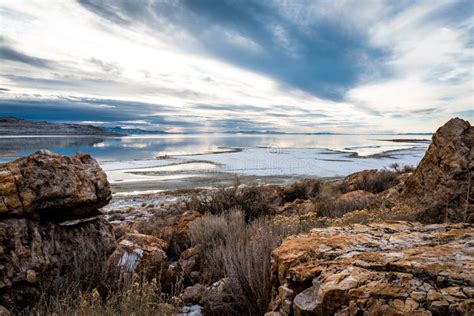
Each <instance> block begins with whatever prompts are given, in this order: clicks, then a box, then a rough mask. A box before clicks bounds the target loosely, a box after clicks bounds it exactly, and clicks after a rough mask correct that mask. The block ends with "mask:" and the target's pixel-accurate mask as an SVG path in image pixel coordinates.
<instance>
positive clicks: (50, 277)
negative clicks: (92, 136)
mask: <svg viewBox="0 0 474 316" xmlns="http://www.w3.org/2000/svg"><path fill="white" fill-rule="evenodd" d="M0 197H1V199H0V305H3V306H5V307H6V308H9V309H10V310H11V311H15V312H16V311H17V310H20V309H22V308H24V307H26V306H28V305H29V304H30V303H32V302H33V301H34V299H35V298H37V297H38V295H40V294H41V291H42V290H44V289H46V290H47V289H51V290H54V288H50V287H53V286H54V284H67V283H68V282H71V283H75V284H79V285H80V284H81V283H82V282H83V283H88V282H95V281H97V282H98V281H99V280H97V279H95V280H94V279H93V278H94V277H96V278H98V276H99V275H101V273H102V272H103V270H102V269H104V270H105V268H106V265H105V264H104V265H102V264H101V262H104V263H105V262H106V259H107V258H108V256H109V255H110V254H111V253H112V252H113V251H114V249H115V247H116V244H115V238H114V237H113V234H112V228H111V226H110V224H108V223H107V222H106V221H105V220H104V218H103V217H102V216H101V213H100V212H99V210H98V208H99V207H102V206H104V205H105V204H106V203H107V202H108V201H109V200H110V198H111V193H110V187H109V183H108V182H107V177H106V175H105V173H104V172H103V171H102V169H101V168H100V167H99V165H98V164H97V162H96V161H95V160H94V159H93V158H91V157H90V156H89V155H84V154H77V155H75V156H72V157H66V156H59V155H55V154H52V153H50V152H48V151H39V152H36V153H34V154H32V155H31V156H28V157H25V158H20V159H17V160H14V161H12V162H10V163H6V164H0ZM0 313H1V312H0Z"/></svg>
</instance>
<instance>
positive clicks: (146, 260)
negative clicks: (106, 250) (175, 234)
mask: <svg viewBox="0 0 474 316" xmlns="http://www.w3.org/2000/svg"><path fill="white" fill-rule="evenodd" d="M167 248H168V244H167V243H166V241H164V240H162V239H159V238H157V237H154V236H151V235H144V234H137V233H128V234H126V235H125V236H124V237H123V238H122V239H121V240H120V241H119V244H118V246H117V249H115V251H114V253H113V254H112V255H111V256H110V262H111V264H112V265H113V266H116V267H118V268H119V269H120V270H122V271H124V272H148V273H153V272H154V273H160V272H161V270H162V268H163V265H164V264H165V263H166V260H167V258H168V257H167V256H166V252H165V250H166V249H167Z"/></svg>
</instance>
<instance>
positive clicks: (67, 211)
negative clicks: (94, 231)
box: [0, 151, 111, 220]
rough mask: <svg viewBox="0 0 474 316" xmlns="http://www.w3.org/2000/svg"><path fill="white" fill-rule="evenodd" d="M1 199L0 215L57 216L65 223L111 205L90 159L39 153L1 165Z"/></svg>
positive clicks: (103, 177) (104, 179)
mask: <svg viewBox="0 0 474 316" xmlns="http://www.w3.org/2000/svg"><path fill="white" fill-rule="evenodd" d="M0 196H2V199H0V214H1V213H6V214H10V215H16V216H17V215H27V214H28V215H31V214H39V215H40V216H41V215H51V214H54V218H56V219H58V220H59V219H60V220H64V219H68V218H76V217H77V216H78V215H83V214H89V213H91V212H95V211H96V210H97V209H99V208H100V207H102V206H104V205H106V204H107V203H108V202H109V201H110V199H111V191H110V186H109V183H108V181H107V176H106V174H105V172H104V171H102V169H101V168H100V166H99V164H98V163H97V161H96V160H95V159H93V158H92V157H91V156H89V155H86V154H76V155H74V156H71V157H67V156H60V155H55V154H53V153H51V152H48V151H38V152H35V153H34V154H32V155H31V156H28V157H24V158H19V159H16V160H14V161H12V162H10V163H6V164H0Z"/></svg>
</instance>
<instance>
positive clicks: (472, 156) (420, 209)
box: [370, 118, 474, 223]
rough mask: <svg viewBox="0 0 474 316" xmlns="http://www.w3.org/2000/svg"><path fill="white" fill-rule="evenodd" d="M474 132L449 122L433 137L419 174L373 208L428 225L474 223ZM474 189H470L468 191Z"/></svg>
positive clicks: (460, 122) (383, 196) (465, 125)
mask: <svg viewBox="0 0 474 316" xmlns="http://www.w3.org/2000/svg"><path fill="white" fill-rule="evenodd" d="M473 144H474V128H473V127H472V126H471V125H470V124H469V122H467V121H464V120H462V119H459V118H454V119H451V120H449V121H448V122H447V123H446V124H444V125H443V126H442V127H440V128H439V129H438V130H437V131H436V133H435V134H433V137H432V143H431V144H430V146H429V148H428V150H427V151H426V153H425V156H424V157H423V159H422V160H421V162H420V164H419V165H418V167H417V168H416V170H415V171H414V172H413V173H412V174H411V175H409V176H408V177H407V179H406V180H405V181H404V183H401V184H399V185H397V186H395V187H393V188H391V189H389V190H387V191H386V192H382V193H381V194H380V195H379V196H378V197H377V198H376V199H375V201H374V203H373V204H372V205H371V206H370V208H371V209H379V208H383V209H387V211H386V212H387V213H389V214H394V216H396V215H398V214H399V215H400V216H399V218H403V216H405V217H406V218H408V219H413V220H418V221H422V222H427V223H440V222H445V221H450V222H461V221H465V222H471V223H472V222H474V207H473V202H474V190H473V189H472V186H473V183H474V149H473ZM469 187H470V189H468V188H469Z"/></svg>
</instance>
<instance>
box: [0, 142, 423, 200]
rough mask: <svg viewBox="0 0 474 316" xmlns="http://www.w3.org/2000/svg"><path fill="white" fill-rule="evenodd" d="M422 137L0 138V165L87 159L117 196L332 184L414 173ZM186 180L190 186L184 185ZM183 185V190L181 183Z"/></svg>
mask: <svg viewBox="0 0 474 316" xmlns="http://www.w3.org/2000/svg"><path fill="white" fill-rule="evenodd" d="M430 138H431V136H429V135H287V134H285V135H274V134H272V135H249V134H196V135H146V136H127V137H114V138H100V137H71V136H67V137H60V136H51V137H44V136H43V137H41V136H21V137H20V136H18V137H0V161H1V162H6V161H9V160H12V159H15V158H17V157H21V156H25V155H28V154H30V153H32V152H34V151H37V150H39V149H48V150H50V151H52V152H55V153H58V154H63V155H72V154H75V153H76V152H84V153H89V154H91V155H92V156H93V157H94V158H96V159H97V160H98V161H99V163H100V164H101V166H102V167H103V168H104V169H105V170H106V172H107V174H108V177H109V181H111V183H112V184H114V185H115V187H116V188H117V190H118V191H130V190H131V188H139V190H153V189H156V188H160V189H161V188H163V184H165V183H168V186H166V187H165V188H174V187H175V186H176V187H180V185H179V183H177V181H178V182H180V183H181V182H183V181H188V182H187V183H188V185H189V184H192V185H200V184H201V185H203V186H207V185H209V181H208V180H209V179H213V180H215V179H216V177H217V178H218V177H226V176H228V175H243V176H248V177H259V178H262V179H263V178H265V177H279V178H278V179H286V178H294V177H305V176H308V177H336V176H344V175H347V174H349V173H351V172H355V171H359V170H363V169H371V168H384V167H388V166H389V165H391V164H393V163H395V162H396V163H398V164H400V165H401V166H403V165H416V164H418V162H419V161H420V160H421V158H422V157H423V154H424V152H425V150H426V148H427V146H428V144H429V142H430ZM191 180H192V181H191ZM189 181H191V182H189Z"/></svg>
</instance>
